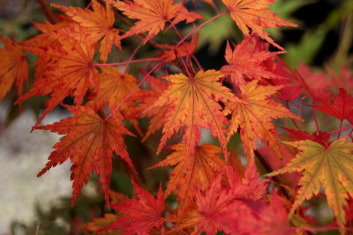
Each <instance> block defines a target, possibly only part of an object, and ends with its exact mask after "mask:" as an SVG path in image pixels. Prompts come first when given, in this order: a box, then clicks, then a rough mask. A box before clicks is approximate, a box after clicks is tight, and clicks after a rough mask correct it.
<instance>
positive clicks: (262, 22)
mask: <svg viewBox="0 0 353 235" xmlns="http://www.w3.org/2000/svg"><path fill="white" fill-rule="evenodd" d="M222 2H223V3H224V5H226V7H227V8H228V10H229V11H230V16H231V17H232V19H233V20H234V21H235V23H236V24H237V25H238V27H239V29H240V30H241V31H242V32H243V33H244V34H245V35H249V34H250V32H253V33H256V34H257V35H259V36H260V37H261V38H263V39H265V40H266V41H268V42H269V43H271V44H272V45H274V46H275V47H277V48H279V49H281V50H283V51H284V50H285V49H283V48H282V47H281V46H280V45H278V44H277V43H275V42H274V41H273V40H272V39H271V38H270V36H269V34H268V32H266V31H264V30H263V28H273V27H280V26H293V27H295V26H296V24H293V23H290V22H287V21H285V20H283V19H281V18H280V17H279V16H278V15H277V14H274V13H273V12H272V11H271V10H270V9H267V8H268V7H269V6H270V5H272V4H273V3H274V2H275V1H274V0H222Z"/></svg>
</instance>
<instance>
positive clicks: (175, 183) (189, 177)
mask: <svg viewBox="0 0 353 235" xmlns="http://www.w3.org/2000/svg"><path fill="white" fill-rule="evenodd" d="M170 148H171V149H173V150H175V152H174V153H172V154H170V155H169V156H168V157H167V158H166V159H165V160H163V161H161V162H159V163H158V164H156V165H154V166H153V167H151V168H156V167H162V166H175V168H174V170H173V171H172V173H171V176H170V178H169V183H168V187H167V190H166V192H165V196H168V195H169V194H170V193H172V192H174V191H177V194H178V198H179V200H180V204H181V205H182V206H185V203H187V201H188V200H190V199H192V198H193V196H194V195H195V192H196V189H197V188H200V189H202V190H204V189H206V188H207V187H209V186H210V185H211V183H212V182H213V180H214V179H215V176H216V174H217V172H218V171H219V170H220V169H222V168H223V166H224V161H223V160H222V159H221V158H220V157H219V156H218V154H219V153H220V152H221V149H220V148H219V147H217V146H214V145H211V144H204V145H201V146H197V147H196V148H195V151H194V152H193V154H191V155H190V156H187V155H186V152H187V146H185V145H184V144H178V145H173V146H171V147H170Z"/></svg>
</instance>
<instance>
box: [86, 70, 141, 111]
mask: <svg viewBox="0 0 353 235" xmlns="http://www.w3.org/2000/svg"><path fill="white" fill-rule="evenodd" d="M100 69H101V71H102V73H101V74H100V79H99V89H98V91H97V94H96V95H93V96H92V97H91V100H90V102H89V103H88V105H92V106H93V107H95V109H97V110H98V109H101V108H104V106H106V105H107V106H108V107H109V109H110V110H113V109H114V108H115V107H116V106H117V105H118V104H119V103H120V102H121V101H123V99H124V98H125V97H126V96H127V95H128V94H129V93H130V92H131V91H132V90H133V89H134V88H135V87H136V81H137V78H135V77H134V76H132V75H131V74H128V73H125V74H121V73H120V72H119V70H118V69H117V68H115V67H111V66H101V67H100ZM132 106H133V105H132V104H131V102H130V101H129V100H126V101H125V102H124V103H123V104H122V106H121V109H120V110H124V111H126V112H128V109H129V108H131V107H132Z"/></svg>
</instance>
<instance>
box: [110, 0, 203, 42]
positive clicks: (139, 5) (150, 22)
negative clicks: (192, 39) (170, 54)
mask: <svg viewBox="0 0 353 235" xmlns="http://www.w3.org/2000/svg"><path fill="white" fill-rule="evenodd" d="M106 1H107V2H109V3H111V4H112V5H113V6H115V7H116V8H117V9H119V10H121V11H122V12H123V13H124V14H125V15H127V16H128V17H129V18H131V19H137V20H138V21H137V22H136V23H135V24H134V25H133V26H132V27H131V28H130V30H129V31H127V32H126V33H125V34H124V35H123V36H122V38H126V37H129V36H132V35H135V34H140V33H144V32H148V36H147V37H146V38H145V42H146V41H148V40H150V39H151V38H153V37H154V36H155V35H157V34H158V33H159V32H160V31H161V30H163V29H164V26H165V23H167V22H168V23H170V24H171V25H175V24H177V23H179V22H181V21H183V20H186V22H187V23H190V22H193V21H195V20H196V19H199V18H201V16H200V15H199V14H197V13H190V12H188V11H187V9H186V8H185V7H184V6H183V5H182V3H181V2H180V3H174V2H173V0H152V1H146V0H135V1H134V2H131V1H113V0H106Z"/></svg>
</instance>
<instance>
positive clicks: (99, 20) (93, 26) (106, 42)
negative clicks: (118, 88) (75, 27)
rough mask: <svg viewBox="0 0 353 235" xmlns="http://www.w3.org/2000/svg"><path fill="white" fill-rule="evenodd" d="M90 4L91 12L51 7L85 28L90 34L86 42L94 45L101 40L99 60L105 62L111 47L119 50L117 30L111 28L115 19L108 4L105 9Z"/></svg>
mask: <svg viewBox="0 0 353 235" xmlns="http://www.w3.org/2000/svg"><path fill="white" fill-rule="evenodd" d="M91 4H92V11H91V10H89V9H82V8H79V7H64V6H60V5H56V4H53V6H54V7H55V8H58V9H60V10H62V11H63V12H65V14H66V15H68V16H69V17H70V18H71V19H72V20H74V21H75V22H77V23H79V24H80V25H82V26H83V27H85V28H86V29H87V32H88V33H89V34H90V36H89V37H88V40H92V43H96V42H97V41H98V40H100V39H101V42H100V48H99V52H100V59H101V60H102V61H103V62H105V61H106V60H107V59H108V55H109V53H110V51H111V49H112V45H115V46H116V47H118V48H120V49H121V44H120V36H119V30H118V29H116V28H113V25H114V22H115V17H114V12H113V10H112V8H111V6H110V5H109V4H106V8H105V9H104V7H103V6H102V5H101V4H99V3H98V1H97V0H92V3H91Z"/></svg>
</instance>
